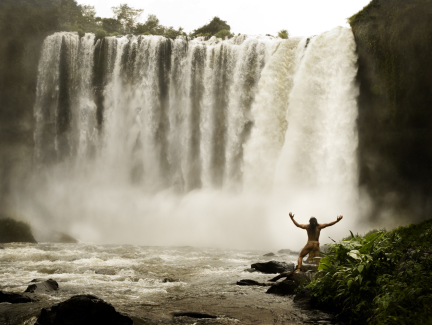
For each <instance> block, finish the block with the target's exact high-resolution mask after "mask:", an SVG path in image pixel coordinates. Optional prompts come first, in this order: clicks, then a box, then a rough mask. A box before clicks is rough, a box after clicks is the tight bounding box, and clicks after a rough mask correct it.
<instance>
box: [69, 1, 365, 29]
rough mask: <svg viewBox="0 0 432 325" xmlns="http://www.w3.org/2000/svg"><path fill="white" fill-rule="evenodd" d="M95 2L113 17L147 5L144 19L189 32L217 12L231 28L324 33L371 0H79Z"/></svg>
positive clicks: (98, 9)
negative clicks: (116, 11) (123, 8)
mask: <svg viewBox="0 0 432 325" xmlns="http://www.w3.org/2000/svg"><path fill="white" fill-rule="evenodd" d="M77 2H78V3H79V4H88V5H93V6H95V9H96V12H97V15H98V16H101V17H112V16H113V13H112V11H111V7H113V6H118V5H119V4H120V3H127V4H128V5H129V6H131V7H133V8H137V9H144V13H143V15H142V16H141V19H140V21H145V20H146V18H147V15H148V14H154V15H156V16H157V17H158V18H159V20H160V23H161V24H162V25H165V26H173V27H175V28H178V27H180V26H181V27H183V28H184V30H185V31H186V32H187V33H188V32H191V31H193V30H194V29H196V28H198V27H201V26H202V25H204V24H207V23H208V22H209V21H210V20H211V19H212V18H213V17H214V16H219V17H220V18H221V19H223V20H226V21H227V22H228V24H229V25H230V26H231V31H232V32H234V33H236V34H237V33H242V34H249V35H254V34H272V35H276V34H277V32H278V31H279V30H281V29H287V30H288V31H289V33H290V35H291V36H310V35H316V34H320V33H322V32H324V31H327V30H330V29H332V28H334V27H337V26H348V24H347V22H346V20H347V18H348V17H350V16H352V15H353V14H355V13H356V12H358V11H359V10H361V9H362V8H363V7H364V6H366V5H367V4H368V3H369V2H370V0H261V1H256V0H249V1H248V0H217V1H208V0H77Z"/></svg>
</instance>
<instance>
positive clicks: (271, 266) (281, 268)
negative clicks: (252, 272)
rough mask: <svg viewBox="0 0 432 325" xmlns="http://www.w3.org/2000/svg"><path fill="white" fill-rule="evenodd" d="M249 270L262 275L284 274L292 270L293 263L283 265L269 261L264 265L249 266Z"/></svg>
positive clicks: (282, 263)
mask: <svg viewBox="0 0 432 325" xmlns="http://www.w3.org/2000/svg"><path fill="white" fill-rule="evenodd" d="M251 268H253V269H256V270H257V271H259V272H262V273H267V274H271V273H284V272H289V271H292V270H294V263H285V262H278V261H269V262H264V263H255V264H252V265H251Z"/></svg>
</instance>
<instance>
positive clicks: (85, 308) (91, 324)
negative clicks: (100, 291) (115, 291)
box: [35, 295, 133, 325]
mask: <svg viewBox="0 0 432 325" xmlns="http://www.w3.org/2000/svg"><path fill="white" fill-rule="evenodd" d="M132 324H133V321H132V319H131V318H130V317H128V316H125V315H122V314H120V313H119V312H117V311H116V310H115V309H114V307H113V306H112V305H111V304H109V303H107V302H105V301H103V300H102V299H99V298H98V297H96V296H92V295H78V296H73V297H72V298H70V299H68V300H66V301H63V302H61V303H59V304H56V305H54V306H51V307H50V308H43V309H42V310H41V314H40V316H39V318H38V319H37V321H36V324H35V325H132Z"/></svg>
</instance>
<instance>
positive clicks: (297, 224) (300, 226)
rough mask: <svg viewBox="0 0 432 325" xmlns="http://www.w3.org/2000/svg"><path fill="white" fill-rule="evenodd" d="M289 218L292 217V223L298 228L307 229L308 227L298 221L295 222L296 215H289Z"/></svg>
mask: <svg viewBox="0 0 432 325" xmlns="http://www.w3.org/2000/svg"><path fill="white" fill-rule="evenodd" d="M289 216H290V218H291V220H292V222H293V223H294V224H295V225H296V226H297V227H299V228H302V229H307V225H302V224H299V223H298V222H297V221H295V220H294V214H292V212H290V213H289Z"/></svg>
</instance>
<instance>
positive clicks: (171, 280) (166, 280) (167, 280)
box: [162, 278, 179, 283]
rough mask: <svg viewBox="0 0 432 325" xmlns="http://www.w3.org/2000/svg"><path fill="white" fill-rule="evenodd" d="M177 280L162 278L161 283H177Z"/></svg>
mask: <svg viewBox="0 0 432 325" xmlns="http://www.w3.org/2000/svg"><path fill="white" fill-rule="evenodd" d="M178 281H179V280H176V279H173V278H163V280H162V283H167V282H178Z"/></svg>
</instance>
